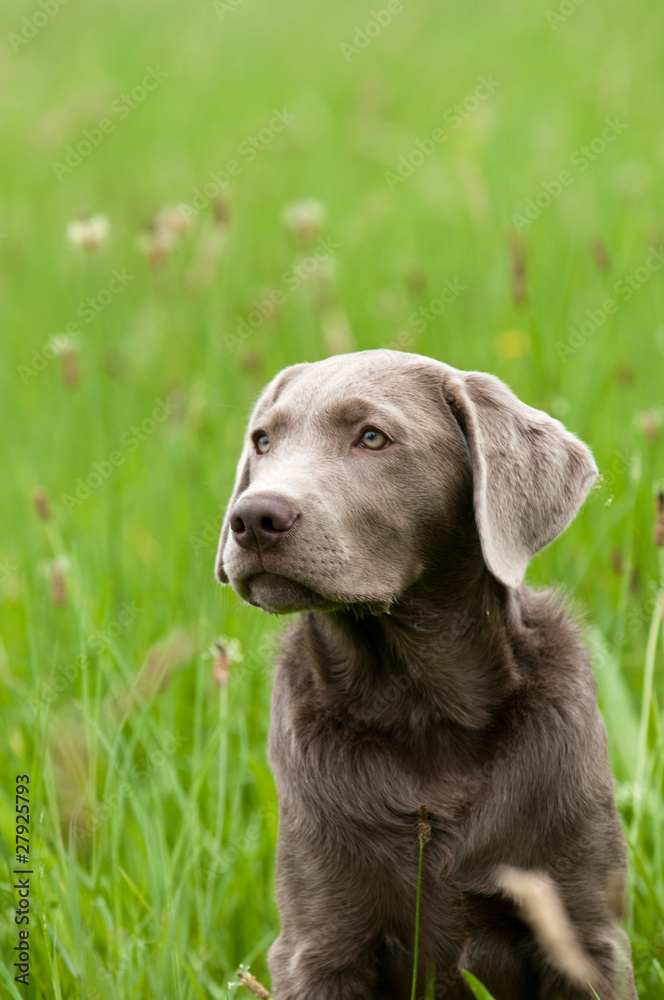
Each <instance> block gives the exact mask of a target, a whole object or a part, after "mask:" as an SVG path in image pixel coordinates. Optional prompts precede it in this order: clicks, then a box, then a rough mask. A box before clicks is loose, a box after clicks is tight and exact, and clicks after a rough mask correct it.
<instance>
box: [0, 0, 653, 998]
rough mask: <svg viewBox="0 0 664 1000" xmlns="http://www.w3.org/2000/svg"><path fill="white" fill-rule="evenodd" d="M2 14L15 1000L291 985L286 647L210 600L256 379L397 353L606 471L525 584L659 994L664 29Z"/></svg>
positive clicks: (453, 16)
mask: <svg viewBox="0 0 664 1000" xmlns="http://www.w3.org/2000/svg"><path fill="white" fill-rule="evenodd" d="M0 22H1V25H0V28H1V30H0V108H1V112H0V120H1V133H0V134H1V139H0V142H1V148H2V155H1V157H0V301H1V308H2V327H1V337H2V340H1V344H2V366H1V370H0V426H1V427H2V452H1V453H2V463H3V464H2V482H3V488H2V490H0V681H1V685H0V773H1V775H2V779H1V782H0V803H1V808H0V829H1V832H2V838H0V845H1V850H2V854H1V862H0V908H1V910H2V914H1V919H0V991H2V992H3V995H7V996H11V997H23V996H26V995H29V996H35V997H36V996H39V997H47V998H56V1000H60V998H72V1000H73V998H78V997H85V998H88V1000H94V998H97V997H99V998H106V997H108V998H118V997H122V998H133V997H160V998H162V997H168V998H169V1000H176V998H177V1000H180V998H182V1000H185V998H186V1000H191V998H194V997H213V998H217V997H226V996H227V995H228V988H227V983H228V982H229V980H231V979H233V976H234V972H235V970H236V969H237V967H238V965H239V963H245V964H248V963H251V965H252V971H254V972H255V973H256V974H257V975H258V976H259V977H260V978H262V979H265V980H267V968H266V961H265V953H266V950H267V947H268V946H269V944H270V943H271V941H272V940H273V938H274V937H275V935H276V933H277V929H278V922H277V914H276V908H275V904H274V896H273V858H274V843H275V837H276V821H275V807H276V799H275V793H274V789H273V785H272V779H271V776H270V772H269V768H268V766H267V762H266V732H267V727H268V724H269V718H268V703H269V690H270V663H271V661H272V659H273V656H274V648H275V642H276V638H277V636H278V633H279V631H280V630H281V629H283V627H284V625H285V624H286V623H285V622H284V621H282V620H276V619H271V618H268V616H265V615H262V614H261V613H260V612H259V611H257V610H256V609H253V608H249V607H247V606H243V605H241V603H240V602H239V600H238V599H236V597H235V596H234V594H233V593H232V592H230V591H229V590H228V589H227V588H224V589H223V590H222V588H220V587H218V586H217V585H216V584H215V583H214V581H213V562H214V550H215V544H216V535H217V532H218V527H219V523H220V516H221V513H222V512H223V509H224V506H225V503H226V501H227V499H228V497H229V495H230V491H231V486H232V482H233V476H234V468H235V463H236V461H237V458H238V455H239V452H240V447H241V439H242V434H243V430H244V425H245V421H246V418H247V416H248V413H249V412H250V410H251V406H252V404H253V401H254V400H255V398H256V396H257V394H258V392H259V391H260V388H261V387H262V385H263V384H264V383H265V382H266V381H267V380H268V379H269V378H270V377H271V376H272V375H273V374H274V373H275V372H276V371H278V370H279V369H280V368H281V367H283V366H284V365H286V364H290V363H293V362H296V361H301V360H317V359H320V358H323V357H325V356H327V355H329V354H331V353H335V352H339V351H346V350H356V349H366V348H375V347H382V346H392V347H394V348H396V349H407V350H413V351H417V352H419V353H422V354H429V355H431V356H433V357H436V358H439V359H441V360H444V361H447V362H448V363H450V364H452V365H455V366H457V367H460V368H468V369H473V368H477V369H481V370H485V371H491V372H494V373H495V374H497V375H499V376H500V377H501V378H503V379H505V380H506V381H507V382H508V383H509V385H510V386H511V387H512V388H513V389H514V391H515V392H516V393H517V394H518V395H519V396H520V397H521V398H522V399H524V400H525V401H526V402H528V403H530V404H531V405H534V406H537V407H540V408H543V409H546V410H547V411H549V412H551V413H553V414H554V415H555V416H557V417H559V418H560V419H562V420H563V422H564V423H565V424H566V425H567V426H568V427H569V428H570V429H571V430H573V431H574V432H576V433H578V434H579V435H580V436H581V437H582V438H583V439H584V440H585V441H587V442H588V443H589V445H590V446H591V448H592V449H593V451H594V454H595V456H596V459H597V462H598V465H599V466H600V469H601V470H602V473H603V477H604V479H603V482H602V483H600V484H599V488H598V489H596V490H594V491H593V492H592V493H591V496H590V498H589V501H588V503H587V505H586V507H585V508H584V510H583V512H582V513H581V514H580V516H579V517H578V519H577V520H576V521H575V523H574V524H573V526H572V527H571V528H570V529H569V531H568V532H567V533H566V534H565V535H564V536H563V538H561V539H560V540H559V541H557V542H556V543H555V544H554V545H553V546H552V547H551V548H550V549H549V550H547V551H546V552H544V553H542V554H541V555H539V556H538V557H537V558H536V559H535V560H534V561H533V563H532V566H531V569H530V571H529V581H530V582H531V583H532V584H534V585H536V586H537V585H539V586H543V585H546V584H549V583H553V584H556V585H558V586H561V587H562V588H564V589H565V590H566V591H567V592H569V594H570V597H571V600H572V601H573V603H574V606H575V607H576V609H577V611H578V612H579V614H581V615H582V616H583V618H584V619H585V621H586V622H587V625H588V636H589V642H590V643H591V645H592V647H593V650H594V654H595V662H596V668H597V671H596V672H597V679H598V686H599V692H600V703H601V707H602V709H603V711H604V715H605V719H606V722H607V729H608V732H609V742H610V750H611V757H612V762H613V765H614V769H615V772H616V775H617V779H618V784H617V798H618V802H619V806H620V809H621V814H622V816H623V819H624V823H625V829H626V832H627V834H628V839H629V845H630V863H631V872H632V877H631V885H630V897H631V898H630V909H629V913H628V915H627V918H626V927H627V930H628V932H629V934H630V937H631V939H632V942H633V949H634V959H635V966H636V971H637V979H638V984H639V989H640V996H641V997H642V998H653V1000H654V998H656V997H660V996H662V993H663V990H664V929H663V928H664V837H663V835H662V818H663V794H662V787H663V781H662V772H663V769H664V752H663V751H664V747H663V742H664V736H663V721H664V720H663V719H662V714H661V712H662V709H661V703H662V697H663V695H664V682H663V680H662V659H663V648H664V647H663V645H662V642H661V638H660V636H659V635H658V627H659V619H658V616H657V614H656V601H657V595H658V593H659V592H660V591H661V587H662V583H663V581H662V579H661V575H660V563H659V561H658V551H657V549H656V547H655V545H654V543H653V529H654V523H655V496H656V490H657V488H658V486H659V487H661V485H662V484H663V483H664V446H663V444H662V440H663V433H664V430H663V427H662V422H663V417H664V409H663V407H664V316H663V314H662V306H663V305H664V291H663V289H664V267H663V266H662V265H663V263H664V218H663V208H662V197H663V193H664V189H663V187H662V181H661V175H662V170H663V169H664V123H663V121H662V113H661V95H662V89H663V87H664V64H663V63H662V59H661V48H662V45H661V41H662V37H663V33H664V10H662V9H661V7H660V6H659V5H656V4H654V3H652V2H649V0H634V2H632V3H630V4H627V3H626V2H623V3H619V2H617V0H587V2H580V3H576V4H575V3H574V2H572V0H564V2H563V3H562V4H561V5H560V6H557V5H556V4H553V5H552V6H550V7H547V6H546V3H545V2H542V0H538V2H536V3H533V4H525V3H524V4H521V5H517V4H514V3H510V2H508V0H495V2H493V3H489V2H486V0H484V2H482V3H478V4H477V5H475V6H474V7H470V6H469V5H467V4H464V3H462V2H460V0H454V2H452V3H449V4H447V5H444V6H443V5H440V4H438V3H433V2H430V0H418V2H415V0H402V2H397V0H391V2H390V4H389V5H388V4H383V3H382V0H377V3H376V4H375V5H374V6H373V7H372V6H370V5H366V6H362V5H360V6H358V4H357V3H350V2H349V0H337V2H335V3H332V2H325V3H319V4H317V5H314V6H312V5H311V4H305V3H303V2H299V3H298V2H295V0H291V2H286V3H282V4H279V5H277V4H270V3H267V2H266V0H233V2H231V0H228V2H225V0H217V2H216V3H212V2H207V0H206V2H202V0H196V2H191V3H179V4H178V3H175V2H173V0H142V2H141V3H140V4H133V3H130V2H129V0H113V2H108V0H107V2H105V3H103V2H99V0H98V2H95V0H69V2H67V3H66V4H62V3H58V0H25V2H20V3H19V2H17V0H5V2H4V3H3V5H2V11H1V12H0ZM182 206H184V207H182ZM90 216H92V218H93V220H96V221H92V222H91V221H90V220H89V218H88V221H87V222H82V223H81V220H85V219H86V217H90ZM75 220H79V225H78V226H74V227H73V228H72V226H71V224H72V223H73V222H75ZM67 232H69V236H67ZM82 243H84V244H85V243H87V245H81V244H82ZM91 244H95V245H94V246H93V245H91ZM153 412H154V414H155V415H154V416H153ZM660 635H661V632H660ZM215 640H217V642H218V643H219V644H220V645H221V646H222V647H223V649H224V652H221V651H220V649H219V646H218V645H215V644H214V643H215ZM24 773H27V774H29V776H30V799H31V821H30V847H31V862H32V865H33V869H34V874H33V875H32V876H31V911H30V925H29V929H30V951H31V973H30V982H31V985H30V987H29V988H28V989H27V990H26V988H25V987H24V986H22V985H21V984H16V983H14V981H13V977H14V975H15V972H14V970H13V969H12V964H13V958H12V955H13V954H14V952H13V951H12V949H13V948H14V946H15V945H16V944H18V937H17V933H18V929H19V928H18V927H17V925H16V924H15V923H14V914H15V910H16V906H17V897H16V895H15V893H14V891H13V890H12V888H11V885H12V875H11V870H12V868H13V866H14V864H15V847H14V837H15V798H14V795H15V776H16V775H18V774H24ZM240 992H241V991H240Z"/></svg>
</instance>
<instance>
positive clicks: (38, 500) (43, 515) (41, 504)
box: [32, 487, 53, 521]
mask: <svg viewBox="0 0 664 1000" xmlns="http://www.w3.org/2000/svg"><path fill="white" fill-rule="evenodd" d="M32 504H33V506H34V508H35V510H36V511H37V515H38V517H39V519H40V520H41V521H50V520H51V517H52V516H53V512H52V510H51V505H50V503H49V500H48V497H47V495H46V490H43V489H42V488H41V487H38V488H37V489H36V490H33V493H32Z"/></svg>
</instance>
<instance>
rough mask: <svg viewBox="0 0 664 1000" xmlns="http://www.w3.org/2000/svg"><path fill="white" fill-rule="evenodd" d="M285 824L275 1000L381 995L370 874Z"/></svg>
mask: <svg viewBox="0 0 664 1000" xmlns="http://www.w3.org/2000/svg"><path fill="white" fill-rule="evenodd" d="M284 827H285V824H282V827H281V828H280V831H279V846H278V850H277V867H276V881H277V902H278V904H279V914H280V917H281V934H280V935H279V937H278V938H277V940H276V941H275V942H274V944H273V945H272V947H271V949H270V952H269V956H268V958H269V964H270V972H271V974H272V993H273V995H274V998H275V1000H312V998H315V1000H377V998H378V996H379V995H380V994H379V992H378V985H377V982H378V959H377V939H378V932H377V927H376V914H375V904H376V901H375V898H372V896H371V894H370V893H369V892H368V888H369V886H368V881H369V880H368V879H367V876H366V873H361V872H360V871H358V870H357V869H356V868H355V866H354V865H353V864H352V863H351V862H350V860H349V859H348V858H341V857H337V856H336V852H334V856H332V852H328V851H326V850H325V848H324V847H323V846H322V845H321V844H316V843H313V844H312V843H306V840H305V838H302V837H290V836H289V835H288V831H287V829H284Z"/></svg>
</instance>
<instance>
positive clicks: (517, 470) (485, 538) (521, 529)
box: [443, 368, 598, 587]
mask: <svg viewBox="0 0 664 1000" xmlns="http://www.w3.org/2000/svg"><path fill="white" fill-rule="evenodd" d="M443 394H444V396H445V399H446V401H447V403H448V404H449V406H450V408H451V410H452V413H453V414H454V416H455V418H456V420H457V421H458V423H459V425H460V426H461V429H462V431H463V433H464V434H465V437H466V440H467V442H468V447H469V449H470V456H471V464H472V473H473V501H474V508H475V521H476V524H477V529H478V531H479V536H480V542H481V545H482V554H483V556H484V561H485V563H486V565H487V567H488V568H489V570H490V571H491V572H492V573H493V575H494V576H495V577H497V579H498V580H500V581H502V583H504V584H506V585H507V586H508V587H518V585H519V584H520V583H521V581H522V579H523V575H524V573H525V572H526V567H527V566H528V562H529V560H530V558H531V557H532V556H533V555H534V554H535V553H536V552H538V551H539V550H540V549H542V548H544V546H545V545H548V544H549V542H551V541H553V539H554V538H555V537H556V536H557V535H559V534H560V532H561V531H563V530H564V529H565V528H566V527H567V525H568V524H569V523H570V521H571V520H572V518H573V517H574V515H575V514H576V512H577V511H578V509H579V507H580V506H581V504H582V503H583V501H584V499H585V497H586V495H587V493H588V490H589V489H590V487H591V486H592V483H593V482H594V480H595V478H596V477H597V474H598V472H597V467H596V465H595V462H594V460H593V457H592V455H591V453H590V449H589V448H587V447H586V445H585V444H583V442H582V441H579V439H578V438H576V437H575V436H574V435H573V434H570V432H569V431H567V430H565V428H564V427H563V425H562V424H561V423H560V422H559V421H558V420H554V419H553V417H550V416H549V415H548V414H546V413H543V412H542V411H541V410H535V409H533V408H532V407H530V406H527V405H526V404H525V403H522V402H521V400H520V399H517V397H516V396H515V395H514V393H513V392H511V390H510V389H508V387H507V386H506V385H505V384H504V383H503V382H501V381H500V379H498V378H496V377H495V376H494V375H485V374H483V373H481V372H462V371H458V370H457V369H450V368H448V369H447V370H446V372H445V375H444V379H443Z"/></svg>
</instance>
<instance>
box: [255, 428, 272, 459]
mask: <svg viewBox="0 0 664 1000" xmlns="http://www.w3.org/2000/svg"><path fill="white" fill-rule="evenodd" d="M254 446H255V448H256V451H257V452H259V454H261V455H264V454H265V453H266V452H268V451H269V450H270V439H269V437H268V436H267V434H266V433H265V431H256V433H255V434H254Z"/></svg>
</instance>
